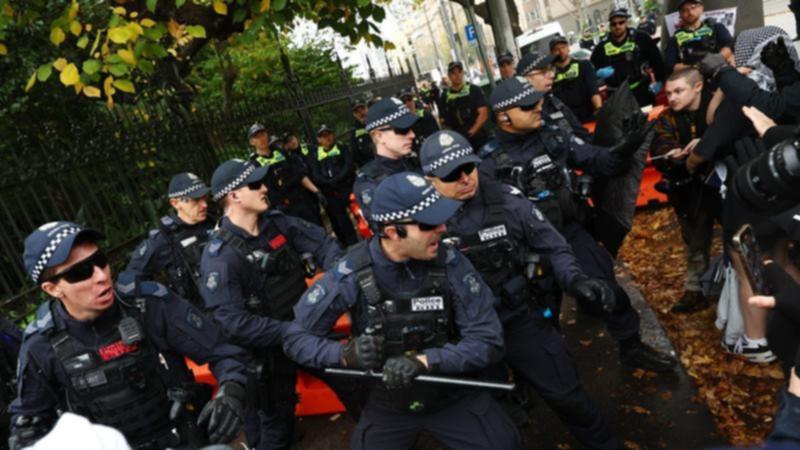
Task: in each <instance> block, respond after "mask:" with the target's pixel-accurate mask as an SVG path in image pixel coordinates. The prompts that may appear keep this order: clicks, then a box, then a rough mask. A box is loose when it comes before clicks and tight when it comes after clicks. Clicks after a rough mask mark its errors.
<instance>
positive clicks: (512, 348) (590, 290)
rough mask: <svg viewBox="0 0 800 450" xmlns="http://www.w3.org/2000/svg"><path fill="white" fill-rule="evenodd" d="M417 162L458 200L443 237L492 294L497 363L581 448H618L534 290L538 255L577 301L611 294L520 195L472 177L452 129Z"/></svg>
mask: <svg viewBox="0 0 800 450" xmlns="http://www.w3.org/2000/svg"><path fill="white" fill-rule="evenodd" d="M542 94H543V93H541V92H539V93H537V95H539V96H541V95H542ZM420 162H421V163H422V169H423V171H424V172H425V175H427V176H428V179H429V180H430V181H431V183H432V184H433V186H434V187H435V188H436V190H437V191H438V192H439V193H440V194H442V196H443V197H444V198H449V199H453V200H458V201H463V202H464V204H463V205H462V206H461V208H459V210H458V211H457V212H456V214H455V215H453V216H452V217H451V218H450V219H449V220H448V221H447V235H448V236H449V238H448V239H449V240H452V242H453V243H454V245H456V246H457V247H458V248H459V249H460V250H461V252H462V253H463V254H464V255H465V256H466V257H467V258H469V260H470V261H471V262H472V264H473V265H474V266H475V268H476V270H477V271H478V272H479V273H480V274H481V276H482V277H483V279H484V281H485V282H486V284H487V285H489V287H490V288H491V289H492V292H493V293H494V298H495V309H496V310H497V314H498V316H499V317H500V320H501V322H502V324H503V336H504V338H505V344H506V352H505V361H506V362H507V363H508V364H509V365H510V366H511V367H512V368H513V369H515V370H516V371H518V372H519V373H521V374H522V376H523V377H524V379H525V380H526V381H528V382H529V383H530V384H531V386H533V387H534V389H536V391H537V392H539V393H540V395H541V396H542V398H544V399H545V401H546V402H547V403H548V405H550V407H551V408H553V410H555V412H556V413H557V414H558V416H559V417H560V418H561V420H562V421H564V422H565V424H566V425H567V426H568V427H569V428H570V430H571V431H572V433H573V434H574V435H575V437H576V438H577V439H578V440H579V441H580V442H581V443H582V444H583V445H585V446H586V447H587V448H593V449H600V448H608V449H618V448H622V443H621V442H620V441H619V440H618V439H616V438H614V437H613V436H612V434H611V432H610V431H609V429H608V426H607V425H606V423H605V420H604V419H603V417H602V416H601V415H600V413H599V411H598V410H597V407H596V406H595V405H594V403H593V402H592V400H591V399H590V398H589V396H588V395H587V394H586V393H585V392H584V391H583V389H582V388H581V384H580V380H579V378H578V373H577V371H576V370H575V361H574V360H573V358H572V355H571V353H570V351H569V349H568V348H567V345H566V342H565V341H564V338H562V337H561V335H560V334H559V333H558V331H556V329H555V327H554V326H553V323H552V318H553V317H552V316H553V315H557V312H554V308H553V305H550V304H549V302H548V301H547V300H546V298H545V297H544V296H543V295H541V294H540V293H539V292H538V290H539V289H540V288H539V286H536V283H537V281H538V279H539V277H540V275H539V273H538V272H539V271H540V270H541V266H542V261H540V260H539V257H540V256H544V257H546V258H548V261H549V263H550V264H551V265H552V267H553V272H554V275H555V277H556V278H557V280H558V284H559V286H560V287H561V288H562V289H563V290H564V291H567V292H570V293H571V294H572V295H574V296H576V297H579V298H582V299H583V300H584V301H588V302H595V303H600V304H602V305H603V307H604V308H608V309H610V310H611V309H613V308H614V293H613V292H612V291H611V290H610V289H609V288H608V286H606V285H605V283H603V282H602V281H599V280H591V279H589V278H588V277H587V276H585V275H584V274H583V272H582V271H581V269H580V268H579V267H578V263H577V261H575V256H574V255H573V254H572V250H571V249H570V247H569V245H568V244H567V243H566V241H564V238H563V237H562V236H561V235H560V234H559V233H558V232H557V231H556V230H555V229H554V228H553V226H552V225H551V224H550V223H549V222H548V221H547V219H545V218H544V216H543V215H542V213H541V212H539V210H538V209H536V206H534V205H533V203H532V202H531V201H530V200H528V199H527V198H525V196H524V195H522V192H520V191H519V190H518V189H516V188H514V187H511V186H509V185H506V184H501V183H498V182H496V181H494V180H492V179H491V178H487V177H479V175H478V170H477V165H478V164H479V163H480V162H481V159H480V158H479V157H477V156H475V155H474V154H473V152H472V148H471V147H470V145H469V142H468V141H467V140H466V139H464V138H463V137H462V136H461V135H459V134H457V133H454V132H452V131H441V132H439V133H436V134H434V135H433V136H431V138H430V139H428V140H427V141H425V144H424V145H423V147H422V153H421V154H420ZM555 320H556V321H557V320H558V319H555ZM564 367H568V368H569V370H563V368H564Z"/></svg>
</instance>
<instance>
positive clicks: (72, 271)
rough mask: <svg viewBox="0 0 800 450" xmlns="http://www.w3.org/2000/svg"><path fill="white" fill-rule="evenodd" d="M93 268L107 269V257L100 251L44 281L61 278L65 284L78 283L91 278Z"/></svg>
mask: <svg viewBox="0 0 800 450" xmlns="http://www.w3.org/2000/svg"><path fill="white" fill-rule="evenodd" d="M95 267H97V268H100V269H105V268H106V267H108V257H107V256H106V254H105V253H103V252H102V251H100V250H98V251H96V252H94V253H93V254H92V256H90V257H88V258H86V259H84V260H83V261H81V262H79V263H77V264H75V265H74V266H72V267H70V268H69V269H67V270H65V271H64V272H61V273H57V274H55V275H53V276H52V277H50V278H49V279H48V280H46V281H56V280H58V279H59V278H63V279H64V281H66V282H67V283H78V282H80V281H84V280H87V279H89V278H91V276H92V275H94V268H95Z"/></svg>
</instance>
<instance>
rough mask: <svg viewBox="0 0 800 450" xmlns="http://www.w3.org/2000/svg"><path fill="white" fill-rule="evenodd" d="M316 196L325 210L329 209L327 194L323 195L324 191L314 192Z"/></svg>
mask: <svg viewBox="0 0 800 450" xmlns="http://www.w3.org/2000/svg"><path fill="white" fill-rule="evenodd" d="M314 195H316V196H317V201H318V202H319V204H320V205H321V206H322V207H323V208H327V207H328V199H327V198H325V194H323V193H322V191H317V192H314Z"/></svg>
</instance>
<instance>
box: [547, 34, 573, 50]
mask: <svg viewBox="0 0 800 450" xmlns="http://www.w3.org/2000/svg"><path fill="white" fill-rule="evenodd" d="M558 44H567V45H569V41H568V40H567V38H565V37H564V36H561V35H558V36H556V37H554V38H553V39H550V51H553V48H554V47H555V46H556V45H558Z"/></svg>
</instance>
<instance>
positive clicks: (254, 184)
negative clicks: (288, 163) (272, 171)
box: [247, 180, 264, 191]
mask: <svg viewBox="0 0 800 450" xmlns="http://www.w3.org/2000/svg"><path fill="white" fill-rule="evenodd" d="M261 186H264V180H258V181H253V182H252V183H247V189H250V190H251V191H257V190H259V189H261Z"/></svg>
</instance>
